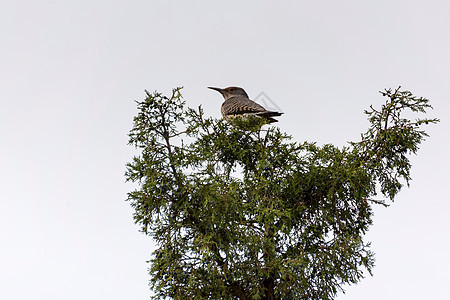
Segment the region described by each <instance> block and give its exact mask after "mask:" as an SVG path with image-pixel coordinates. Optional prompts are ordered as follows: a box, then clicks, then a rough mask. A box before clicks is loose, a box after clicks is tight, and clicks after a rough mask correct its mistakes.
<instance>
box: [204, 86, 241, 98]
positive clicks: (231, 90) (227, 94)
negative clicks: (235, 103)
mask: <svg viewBox="0 0 450 300" xmlns="http://www.w3.org/2000/svg"><path fill="white" fill-rule="evenodd" d="M208 88H209V89H212V90H215V91H218V92H219V93H221V94H222V96H223V97H224V98H225V100H227V99H229V98H231V97H234V96H243V97H245V98H248V95H247V93H246V92H245V91H244V89H243V88H240V87H236V86H230V87H227V88H225V89H221V88H216V87H208Z"/></svg>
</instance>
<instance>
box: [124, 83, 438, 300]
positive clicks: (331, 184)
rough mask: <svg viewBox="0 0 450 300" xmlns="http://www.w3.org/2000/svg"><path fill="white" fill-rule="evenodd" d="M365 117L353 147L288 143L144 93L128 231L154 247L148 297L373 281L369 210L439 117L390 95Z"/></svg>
mask: <svg viewBox="0 0 450 300" xmlns="http://www.w3.org/2000/svg"><path fill="white" fill-rule="evenodd" d="M381 94H382V95H383V96H385V97H386V102H385V104H384V105H382V107H381V108H380V109H375V108H373V107H372V106H371V107H370V109H369V110H368V111H366V112H365V113H366V114H367V116H368V119H369V121H370V127H369V130H368V131H367V132H366V133H364V134H362V135H361V140H360V141H358V142H353V143H350V144H349V146H348V147H343V148H337V147H335V146H333V145H324V146H318V145H316V144H315V143H309V142H303V143H297V142H293V141H292V140H291V138H290V137H289V136H288V135H287V134H285V133H282V132H280V130H279V129H278V128H277V127H273V126H267V125H266V126H264V127H262V129H260V127H261V125H262V124H260V123H259V122H261V121H260V120H259V119H250V120H244V121H239V120H238V121H236V122H237V123H236V124H233V125H231V124H229V123H227V122H225V121H224V120H216V119H212V118H206V117H205V116H204V114H203V111H202V109H201V107H199V108H198V109H196V110H194V109H191V108H186V107H185V105H184V104H185V103H184V101H183V100H182V97H181V94H180V88H177V89H174V90H173V93H172V95H171V97H166V96H163V95H162V94H160V93H157V92H155V93H148V92H147V97H146V99H145V100H144V101H142V102H137V106H138V110H139V113H138V115H137V116H136V117H135V118H134V127H133V129H132V130H131V131H130V134H129V137H130V141H129V142H130V144H131V145H133V146H135V147H136V148H137V149H138V151H139V155H138V156H136V157H134V158H133V161H132V162H130V163H128V164H127V172H126V178H127V180H128V181H133V182H137V183H138V188H137V189H136V190H135V191H132V192H130V193H129V195H128V200H129V201H130V202H131V204H132V206H133V208H134V209H135V214H134V218H135V221H136V222H137V223H138V224H140V225H141V226H142V230H143V231H144V232H145V233H146V234H149V235H151V236H152V237H153V238H154V240H155V241H156V242H157V245H158V249H157V250H156V251H155V252H154V253H153V256H152V259H151V269H150V273H151V276H152V279H151V283H152V288H153V289H154V292H155V296H154V298H155V299H165V298H173V299H333V298H334V297H335V295H336V293H337V292H338V291H339V290H341V289H342V286H343V285H345V284H349V283H356V282H358V281H359V280H360V279H361V278H362V277H363V271H364V270H367V271H369V272H371V270H372V267H373V264H374V256H373V253H372V252H371V251H370V248H369V246H370V245H369V244H368V243H365V242H364V241H363V235H364V234H365V232H366V231H367V229H368V228H369V226H370V225H371V223H372V206H373V205H375V204H381V205H386V204H385V202H384V201H383V200H381V199H382V198H383V197H382V196H381V195H378V196H376V195H377V193H378V194H380V193H381V194H382V195H384V196H385V197H386V198H389V199H394V196H395V195H396V194H397V193H398V192H399V191H400V189H401V187H402V184H404V183H406V184H407V183H408V181H409V180H410V168H411V165H410V162H409V158H408V157H409V155H410V154H411V153H416V152H417V150H418V145H419V144H420V142H421V141H422V140H423V139H424V137H425V136H427V134H426V133H425V132H424V131H423V130H421V125H423V124H427V123H436V122H438V120H437V119H417V120H415V121H411V120H409V119H406V118H403V117H402V115H401V113H402V112H403V111H405V110H410V111H413V112H420V113H423V112H425V110H426V109H427V108H431V106H430V105H429V104H428V100H427V99H425V98H418V97H415V96H413V95H412V94H411V93H410V92H409V91H400V89H397V90H385V91H384V92H381Z"/></svg>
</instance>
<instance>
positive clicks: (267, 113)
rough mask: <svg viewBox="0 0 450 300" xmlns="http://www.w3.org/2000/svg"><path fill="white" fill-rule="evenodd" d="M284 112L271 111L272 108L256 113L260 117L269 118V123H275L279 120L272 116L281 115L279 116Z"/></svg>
mask: <svg viewBox="0 0 450 300" xmlns="http://www.w3.org/2000/svg"><path fill="white" fill-rule="evenodd" d="M282 114H283V113H281V112H278V111H270V110H266V111H262V112H259V113H257V114H256V115H257V116H260V117H262V118H264V119H267V120H269V123H275V122H278V120H276V119H274V118H272V117H279V116H281V115H282Z"/></svg>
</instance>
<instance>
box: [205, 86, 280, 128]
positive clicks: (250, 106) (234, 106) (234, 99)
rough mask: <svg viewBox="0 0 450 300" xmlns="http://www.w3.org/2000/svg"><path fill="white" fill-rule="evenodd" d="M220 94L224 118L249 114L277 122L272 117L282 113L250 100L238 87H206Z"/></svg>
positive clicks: (228, 118) (270, 121)
mask: <svg viewBox="0 0 450 300" xmlns="http://www.w3.org/2000/svg"><path fill="white" fill-rule="evenodd" d="M208 88H210V89H212V90H215V91H218V92H219V93H221V94H222V96H223V98H224V99H225V102H224V103H222V108H221V110H220V111H221V113H222V116H223V117H224V119H225V120H227V121H228V120H230V119H231V118H236V117H246V116H249V115H252V116H258V117H261V118H264V119H267V120H268V121H269V123H274V122H278V120H276V119H274V118H272V117H278V116H281V115H282V114H283V113H280V112H277V111H269V110H266V109H265V108H264V107H262V106H261V105H259V104H258V103H256V102H254V101H252V100H250V99H249V98H248V95H247V93H246V92H245V90H244V89H243V88H240V87H235V86H231V87H227V88H225V89H220V88H216V87H208Z"/></svg>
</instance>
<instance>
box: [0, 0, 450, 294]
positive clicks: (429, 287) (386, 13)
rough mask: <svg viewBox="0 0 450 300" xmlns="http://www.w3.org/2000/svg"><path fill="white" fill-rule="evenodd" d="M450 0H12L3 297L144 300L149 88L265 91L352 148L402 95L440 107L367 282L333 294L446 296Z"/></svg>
mask: <svg viewBox="0 0 450 300" xmlns="http://www.w3.org/2000/svg"><path fill="white" fill-rule="evenodd" d="M449 30H450V2H449V1H447V0H442V1H434V0H428V1H417V0H408V1H406V0H404V1H398V0H389V1H388V0H377V1H360V0H353V1H336V0H334V1H331V0H324V1H262V0H260V1H226V2H225V1H220V2H219V1H184V2H182V1H162V0H161V1H155V0H145V1H144V0H127V1H106V0H89V1H87V0H78V1H52V0H47V1H36V0H33V1H32V0H28V1H26V0H3V1H2V2H1V4H0V37H1V46H0V91H1V94H0V95H1V96H0V97H1V98H0V99H1V106H0V138H1V139H0V154H1V156H0V243H1V244H0V298H1V299H8V300H15V299H37V300H40V299H43V300H44V299H45V300H53V299H55V300H56V299H58V300H59V299H66V300H67V299H68V300H72V299H110V300H116V299H117V300H118V299H148V298H149V295H150V291H149V288H148V286H147V284H148V280H149V275H148V273H147V268H148V267H149V265H148V264H147V263H146V260H148V259H149V258H150V254H151V251H152V249H153V243H152V241H151V239H150V238H149V237H146V236H144V235H143V234H141V233H140V232H139V227H138V226H137V225H134V223H133V219H132V213H133V211H132V209H131V208H130V206H129V203H127V202H125V199H126V197H127V196H126V193H127V192H129V191H131V190H132V189H133V185H131V184H126V183H125V178H124V171H125V163H126V162H127V161H130V160H131V158H132V155H133V153H134V152H133V149H131V147H129V146H127V140H128V137H127V133H128V131H129V130H130V128H131V126H132V118H133V116H134V115H135V114H136V112H137V111H136V105H135V102H134V100H142V99H143V98H144V95H145V94H144V89H147V90H149V91H155V90H158V91H160V92H163V93H165V94H169V93H170V91H171V89H172V88H174V87H177V86H184V89H183V95H184V97H185V99H186V101H187V105H189V106H192V107H197V106H198V105H200V104H201V105H202V106H203V108H204V110H205V113H206V114H207V115H210V116H214V117H220V104H221V102H222V100H221V99H220V96H219V95H218V94H217V92H215V91H212V90H208V89H207V88H206V87H207V86H218V87H226V86H230V85H237V86H241V87H243V88H245V89H246V91H247V92H248V94H249V95H250V97H253V98H254V97H256V96H257V95H258V94H259V93H260V92H264V93H265V94H266V95H267V96H268V97H269V98H270V99H271V100H272V101H273V102H274V103H275V104H276V106H277V107H279V108H280V109H281V110H283V111H284V112H285V114H284V115H283V116H282V117H280V118H279V119H280V122H279V123H277V125H278V126H279V127H280V128H281V129H282V130H283V131H286V132H287V133H289V134H291V135H292V136H293V137H294V139H295V140H296V141H298V142H302V141H304V140H308V141H317V142H318V143H319V144H324V143H333V144H336V145H339V146H343V145H345V144H346V143H347V142H348V141H352V140H358V138H359V134H360V133H361V132H363V131H365V130H366V128H367V126H368V123H367V121H366V119H365V116H364V114H363V110H364V109H366V108H368V106H369V105H370V104H374V105H378V106H379V105H381V104H382V103H383V101H384V100H383V98H382V97H381V95H379V93H378V91H379V90H382V89H384V88H396V87H397V86H399V85H401V86H402V87H403V88H404V89H407V90H410V91H412V92H413V93H414V94H415V95H417V96H424V97H427V98H429V99H430V100H431V104H432V105H433V106H434V108H435V109H434V110H433V111H432V112H431V113H430V114H429V115H428V116H429V117H438V118H440V119H441V123H440V124H438V125H437V126H429V127H428V128H427V131H428V132H429V133H430V135H431V137H430V138H429V139H428V140H427V141H426V142H425V143H424V144H423V145H422V146H421V149H420V151H419V154H418V155H417V156H414V157H412V164H413V168H412V178H413V181H412V182H411V187H410V188H409V189H404V190H403V191H402V192H401V193H400V194H399V195H398V197H397V199H396V201H395V202H394V203H393V204H392V205H391V207H390V208H388V209H385V208H377V209H376V210H375V218H374V225H373V227H372V228H371V230H370V232H369V233H368V234H367V236H366V240H370V241H372V245H373V247H372V249H373V250H374V251H375V252H376V267H375V268H374V276H373V277H370V276H368V277H366V278H365V279H363V280H362V282H360V283H359V284H358V285H356V286H346V287H345V288H346V294H345V295H344V294H340V295H339V296H338V299H339V300H356V299H358V300H360V299H365V300H371V299H374V300H379V299H420V300H422V299H450V292H449V289H448V283H449V282H450V275H449V269H450V262H449V259H448V253H450V236H449V231H450V220H449V217H448V215H449V210H450V201H449V200H450V197H449V192H448V186H449V183H450V176H449V173H448V170H449V168H450V160H449V155H448V153H449V151H448V148H449V137H450V134H449V133H450V126H449V120H448V117H449V112H450V104H449V95H450V33H449Z"/></svg>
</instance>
